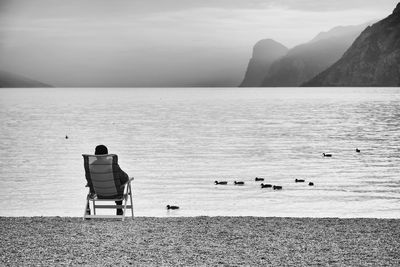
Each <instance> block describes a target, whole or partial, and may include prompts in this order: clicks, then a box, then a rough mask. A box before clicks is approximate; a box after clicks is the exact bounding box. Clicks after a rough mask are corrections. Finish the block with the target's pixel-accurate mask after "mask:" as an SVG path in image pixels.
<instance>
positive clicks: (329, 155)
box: [322, 153, 332, 157]
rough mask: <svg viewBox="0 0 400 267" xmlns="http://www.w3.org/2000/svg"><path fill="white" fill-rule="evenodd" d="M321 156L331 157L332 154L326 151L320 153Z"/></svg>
mask: <svg viewBox="0 0 400 267" xmlns="http://www.w3.org/2000/svg"><path fill="white" fill-rule="evenodd" d="M322 156H323V157H332V154H328V153H322Z"/></svg>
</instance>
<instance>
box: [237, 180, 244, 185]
mask: <svg viewBox="0 0 400 267" xmlns="http://www.w3.org/2000/svg"><path fill="white" fill-rule="evenodd" d="M235 185H244V182H236V181H235Z"/></svg>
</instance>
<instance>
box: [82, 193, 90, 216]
mask: <svg viewBox="0 0 400 267" xmlns="http://www.w3.org/2000/svg"><path fill="white" fill-rule="evenodd" d="M88 211H90V206H89V198H88V197H86V204H85V210H84V212H83V220H85V219H86V215H88Z"/></svg>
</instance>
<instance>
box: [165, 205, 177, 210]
mask: <svg viewBox="0 0 400 267" xmlns="http://www.w3.org/2000/svg"><path fill="white" fill-rule="evenodd" d="M177 209H179V207H178V206H170V205H167V210H177Z"/></svg>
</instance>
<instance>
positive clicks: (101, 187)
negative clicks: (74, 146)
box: [82, 154, 123, 198]
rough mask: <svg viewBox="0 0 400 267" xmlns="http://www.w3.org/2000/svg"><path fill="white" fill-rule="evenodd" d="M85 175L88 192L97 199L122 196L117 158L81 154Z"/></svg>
mask: <svg viewBox="0 0 400 267" xmlns="http://www.w3.org/2000/svg"><path fill="white" fill-rule="evenodd" d="M82 156H83V160H84V166H85V175H86V180H87V182H88V185H89V187H90V191H91V192H93V193H96V195H97V197H98V198H116V197H120V196H122V194H123V188H121V182H120V180H119V178H118V168H117V167H118V156H117V155H115V154H107V155H87V154H83V155H82Z"/></svg>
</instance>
